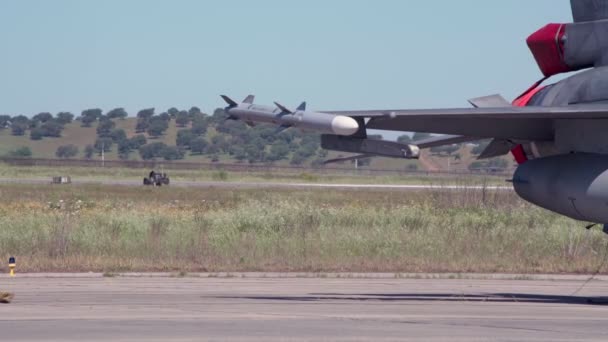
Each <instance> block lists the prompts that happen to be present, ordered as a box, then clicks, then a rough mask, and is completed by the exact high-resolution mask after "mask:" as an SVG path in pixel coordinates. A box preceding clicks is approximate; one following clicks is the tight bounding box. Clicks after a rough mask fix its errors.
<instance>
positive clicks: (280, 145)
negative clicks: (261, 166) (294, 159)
mask: <svg viewBox="0 0 608 342" xmlns="http://www.w3.org/2000/svg"><path fill="white" fill-rule="evenodd" d="M288 154H289V145H288V144H286V143H285V142H283V141H278V142H275V143H274V144H273V145H272V147H271V148H270V153H269V154H268V160H269V161H278V160H282V159H285V158H287V155H288Z"/></svg>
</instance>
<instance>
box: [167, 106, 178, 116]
mask: <svg viewBox="0 0 608 342" xmlns="http://www.w3.org/2000/svg"><path fill="white" fill-rule="evenodd" d="M167 113H169V115H170V116H171V117H172V118H176V117H177V114H178V113H179V109H177V108H175V107H171V108H169V109H168V110H167Z"/></svg>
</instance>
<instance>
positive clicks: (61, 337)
mask: <svg viewBox="0 0 608 342" xmlns="http://www.w3.org/2000/svg"><path fill="white" fill-rule="evenodd" d="M350 277H352V275H333V277H331V278H325V277H319V278H299V277H297V276H294V277H290V278H284V277H280V276H279V277H277V278H274V277H266V276H265V275H257V276H253V277H252V276H248V275H238V274H233V275H231V276H230V277H227V278H221V277H215V275H211V276H210V275H207V276H206V277H204V278H203V277H183V278H180V277H158V276H151V277H148V276H146V277H126V278H124V277H102V276H98V275H87V274H83V275H71V276H68V277H65V276H61V275H47V276H36V277H28V276H23V275H19V274H18V276H17V277H16V278H12V279H9V278H6V277H2V278H0V288H1V289H2V290H7V289H8V290H11V291H13V292H14V293H15V300H14V301H13V303H11V304H5V305H0V334H1V335H0V339H2V340H4V341H35V340H46V341H81V340H86V341H200V340H215V341H225V340H229V341H284V340H289V341H404V340H407V341H447V340H449V341H574V340H576V341H606V340H608V306H603V305H592V304H588V302H587V298H588V296H601V295H608V282H607V281H606V279H603V280H601V281H593V282H591V283H589V284H588V285H587V286H586V287H585V288H584V289H583V290H582V291H581V292H580V293H579V294H577V295H576V296H569V294H571V293H572V292H574V291H575V290H576V289H577V288H579V287H580V285H581V284H582V282H583V281H584V277H583V278H567V277H566V278H562V279H558V280H508V279H494V280H475V279H399V278H398V277H393V278H390V277H378V278H358V276H357V277H354V278H350Z"/></svg>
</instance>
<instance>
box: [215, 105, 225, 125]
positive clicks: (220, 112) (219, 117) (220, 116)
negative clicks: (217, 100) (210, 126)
mask: <svg viewBox="0 0 608 342" xmlns="http://www.w3.org/2000/svg"><path fill="white" fill-rule="evenodd" d="M226 118H227V115H226V112H224V109H222V108H217V109H216V110H215V111H214V112H213V115H212V116H211V121H213V122H214V123H215V124H219V123H222V122H223V121H224V120H226Z"/></svg>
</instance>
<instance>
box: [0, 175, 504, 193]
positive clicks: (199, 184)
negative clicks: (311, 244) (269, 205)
mask: <svg viewBox="0 0 608 342" xmlns="http://www.w3.org/2000/svg"><path fill="white" fill-rule="evenodd" d="M3 183H4V184H50V181H49V179H47V178H0V184H3ZM72 184H75V185H84V184H100V185H112V186H142V182H141V181H140V180H129V179H122V180H121V179H116V180H103V179H94V180H87V179H72ZM170 186H176V187H187V188H225V189H263V188H275V189H355V190H356V189H361V190H362V189H370V190H398V191H420V190H436V191H465V190H472V191H481V190H485V191H513V187H512V186H510V185H501V186H497V185H487V186H482V185H454V184H432V183H429V184H352V183H351V184H340V183H295V182H294V183H288V182H284V183H281V182H267V181H264V182H231V181H226V182H222V181H172V182H171V185H170Z"/></svg>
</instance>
